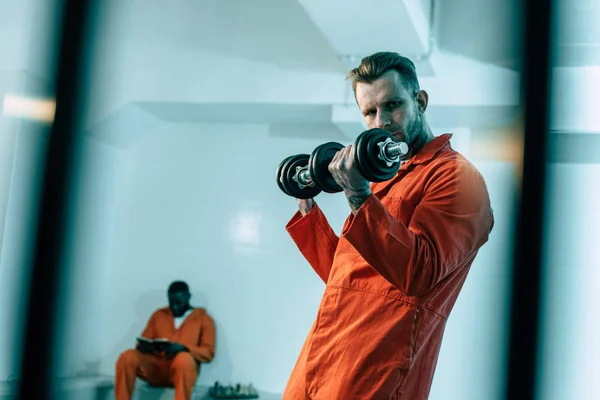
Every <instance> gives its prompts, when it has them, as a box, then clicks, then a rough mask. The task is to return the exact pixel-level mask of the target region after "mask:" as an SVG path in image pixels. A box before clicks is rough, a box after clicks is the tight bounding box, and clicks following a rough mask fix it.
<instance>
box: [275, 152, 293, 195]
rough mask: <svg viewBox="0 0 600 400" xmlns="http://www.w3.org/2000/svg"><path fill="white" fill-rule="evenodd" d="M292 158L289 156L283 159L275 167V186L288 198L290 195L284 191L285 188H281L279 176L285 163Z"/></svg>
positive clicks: (281, 183)
mask: <svg viewBox="0 0 600 400" xmlns="http://www.w3.org/2000/svg"><path fill="white" fill-rule="evenodd" d="M293 157H294V156H289V157H287V158H285V159H284V160H283V161H282V162H280V163H279V166H278V167H277V186H279V189H281V191H282V192H283V193H285V194H287V195H288V196H291V195H290V194H289V193H288V192H287V190H286V189H285V186H283V182H282V179H281V176H282V172H283V167H284V165H285V163H287V162H288V161H289V160H290V159H292V158H293Z"/></svg>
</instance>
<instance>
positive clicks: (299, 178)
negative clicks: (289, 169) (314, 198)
mask: <svg viewBox="0 0 600 400" xmlns="http://www.w3.org/2000/svg"><path fill="white" fill-rule="evenodd" d="M292 179H294V180H295V181H296V183H298V185H299V186H300V188H304V187H306V186H312V185H313V179H312V176H310V171H309V170H308V167H304V168H302V169H299V170H298V172H297V173H296V174H295V175H294V178H292Z"/></svg>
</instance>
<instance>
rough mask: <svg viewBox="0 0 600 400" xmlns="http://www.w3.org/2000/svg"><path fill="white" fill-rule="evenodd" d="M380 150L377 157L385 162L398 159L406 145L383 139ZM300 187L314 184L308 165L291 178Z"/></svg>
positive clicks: (404, 152)
mask: <svg viewBox="0 0 600 400" xmlns="http://www.w3.org/2000/svg"><path fill="white" fill-rule="evenodd" d="M379 145H380V148H381V151H380V153H379V158H381V159H382V160H383V161H385V162H387V163H394V162H397V161H399V157H400V156H403V155H405V154H406V153H408V145H407V144H406V143H404V142H392V141H387V140H386V141H384V142H381V143H379ZM293 179H294V180H295V181H296V183H298V185H299V186H300V187H301V188H304V187H307V186H312V185H314V182H313V178H312V176H310V171H309V169H308V167H303V168H299V169H298V171H297V173H296V174H295V175H294V178H293Z"/></svg>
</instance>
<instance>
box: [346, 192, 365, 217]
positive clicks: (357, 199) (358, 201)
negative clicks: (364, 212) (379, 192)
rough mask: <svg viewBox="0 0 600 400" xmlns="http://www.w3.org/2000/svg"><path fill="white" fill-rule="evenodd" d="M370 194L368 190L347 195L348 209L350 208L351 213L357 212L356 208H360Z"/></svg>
mask: <svg viewBox="0 0 600 400" xmlns="http://www.w3.org/2000/svg"><path fill="white" fill-rule="evenodd" d="M370 194H371V193H370V192H364V193H356V194H351V195H349V196H348V204H350V209H352V213H353V214H356V213H357V212H358V209H359V208H360V206H362V205H363V203H364V202H365V201H366V200H367V198H368V197H369V195H370Z"/></svg>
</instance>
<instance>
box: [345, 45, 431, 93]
mask: <svg viewBox="0 0 600 400" xmlns="http://www.w3.org/2000/svg"><path fill="white" fill-rule="evenodd" d="M391 70H395V71H398V73H400V76H401V77H402V82H403V83H404V87H405V88H406V90H408V91H409V92H410V93H412V94H416V93H417V92H418V91H419V90H420V88H419V80H418V79H417V69H416V68H415V64H414V63H413V62H412V61H411V60H410V59H408V58H406V57H404V56H401V55H400V54H398V53H394V52H389V51H381V52H378V53H375V54H371V55H370V56H367V57H365V58H363V59H362V60H361V62H360V65H359V66H358V67H356V68H354V69H353V70H352V71H350V73H349V74H348V76H347V77H346V79H351V80H352V89H353V90H354V95H356V85H357V84H358V83H373V82H374V81H375V80H377V79H379V78H380V77H381V75H383V74H384V73H386V72H388V71H391Z"/></svg>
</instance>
